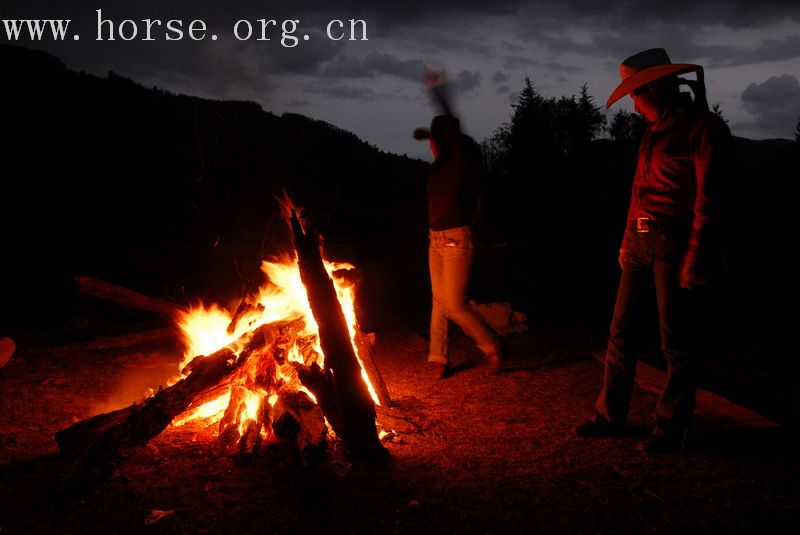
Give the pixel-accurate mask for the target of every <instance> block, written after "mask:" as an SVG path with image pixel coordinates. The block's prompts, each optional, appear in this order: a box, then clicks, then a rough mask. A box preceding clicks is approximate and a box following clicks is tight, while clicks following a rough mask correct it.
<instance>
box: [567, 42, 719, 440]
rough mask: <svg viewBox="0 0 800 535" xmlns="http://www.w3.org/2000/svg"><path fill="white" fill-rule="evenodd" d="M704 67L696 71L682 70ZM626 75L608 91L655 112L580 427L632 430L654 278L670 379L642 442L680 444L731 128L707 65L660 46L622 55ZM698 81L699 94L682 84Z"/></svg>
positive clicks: (595, 432)
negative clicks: (602, 351)
mask: <svg viewBox="0 0 800 535" xmlns="http://www.w3.org/2000/svg"><path fill="white" fill-rule="evenodd" d="M692 71H694V72H696V73H697V80H696V81H694V82H690V81H688V80H683V79H680V78H678V75H679V74H683V73H687V72H692ZM620 73H621V75H622V83H620V85H619V86H618V87H617V88H616V89H615V90H614V92H613V93H612V94H611V96H610V97H609V99H608V104H607V106H608V107H610V106H611V105H612V104H613V103H614V102H615V101H617V100H619V99H620V98H622V97H623V96H625V95H627V94H630V95H631V98H632V99H633V103H634V105H635V109H636V111H637V112H638V113H640V114H641V115H643V116H644V118H645V120H646V121H647V129H646V131H645V134H644V137H643V139H642V142H641V145H640V148H639V157H638V163H637V168H636V174H635V177H634V182H633V191H632V195H631V202H630V208H629V210H628V217H627V222H626V226H625V234H624V238H623V240H622V246H621V248H620V256H619V262H620V266H621V267H622V277H621V279H620V283H619V288H618V291H617V298H616V303H615V307H614V316H613V319H612V322H611V329H610V337H609V340H608V348H607V351H606V355H605V372H604V378H603V389H602V391H601V392H600V395H599V397H598V398H597V401H596V403H595V409H594V415H593V417H592V418H591V420H590V421H589V422H588V423H586V424H584V425H582V426H580V427H578V429H577V433H578V435H580V436H586V437H597V436H612V435H619V434H623V433H625V432H626V424H627V417H628V408H629V405H630V400H631V393H632V390H633V383H634V377H635V372H636V362H637V359H638V357H639V351H640V349H641V347H640V339H641V334H642V333H641V332H640V329H639V326H638V325H637V320H638V319H639V317H640V316H642V313H643V310H642V304H643V301H644V300H643V297H644V295H643V294H644V293H645V292H646V291H651V290H649V289H650V288H652V285H653V283H654V286H655V294H656V295H655V296H656V301H657V304H658V321H659V333H660V338H661V350H662V352H663V354H664V357H665V359H666V361H667V379H666V383H665V385H664V389H663V391H662V393H661V396H660V397H659V399H658V403H657V405H656V410H655V427H654V428H653V430H652V433H651V434H650V436H649V437H648V438H647V439H645V440H644V441H643V442H642V444H641V448H642V449H643V450H644V451H646V452H648V453H651V454H659V453H669V452H680V451H682V450H683V446H684V439H685V436H686V431H687V429H688V427H689V424H690V422H691V419H692V414H693V412H694V405H695V394H696V390H697V385H696V370H697V364H698V362H697V359H698V355H697V354H695V352H694V349H695V347H694V345H695V338H696V334H697V332H698V329H699V326H698V325H697V324H696V322H694V321H693V320H692V319H691V317H690V315H691V312H692V310H693V302H694V298H695V297H696V296H695V293H696V289H697V288H698V287H700V286H703V285H704V284H705V283H706V282H708V279H709V275H710V273H711V272H712V267H713V265H714V261H715V258H716V254H715V250H716V249H715V241H716V238H717V234H718V227H719V196H720V195H719V188H720V182H721V180H723V178H724V177H723V176H722V175H723V174H724V169H725V165H726V159H727V154H728V152H727V151H728V147H729V144H730V140H731V136H730V131H729V130H728V127H727V126H726V125H725V123H724V121H722V120H721V119H720V118H719V117H717V116H716V115H715V114H714V113H712V112H710V111H709V110H708V104H707V103H706V100H705V88H704V85H703V77H702V75H703V71H702V67H700V66H699V65H691V64H674V63H671V62H670V59H669V56H668V55H667V53H666V51H665V50H664V49H661V48H655V49H650V50H645V51H643V52H640V53H638V54H636V55H634V56H631V57H629V58H628V59H626V60H625V61H623V63H622V65H621V66H620ZM681 83H686V84H688V85H690V86H691V88H692V90H693V92H694V94H695V98H694V101H692V99H691V97H690V95H689V94H688V93H682V92H681V91H680V88H679V86H680V84H681Z"/></svg>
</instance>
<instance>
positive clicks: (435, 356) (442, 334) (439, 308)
mask: <svg viewBox="0 0 800 535" xmlns="http://www.w3.org/2000/svg"><path fill="white" fill-rule="evenodd" d="M472 251H473V247H472V239H471V236H470V231H469V227H457V228H452V229H447V230H439V231H436V230H431V231H430V247H429V249H428V264H429V267H430V274H431V289H432V291H433V308H432V310H431V342H430V351H429V353H428V362H436V363H440V364H449V363H450V357H449V353H448V345H447V342H448V341H447V330H448V325H449V324H448V320H449V321H452V322H453V323H455V324H456V325H458V326H459V327H461V330H463V331H464V332H465V333H466V334H467V335H468V336H469V337H471V338H472V339H473V340H474V341H475V344H476V345H477V346H478V348H479V349H480V350H481V351H483V352H484V353H486V354H491V353H495V352H499V351H500V337H499V336H498V334H497V333H496V332H495V331H494V330H493V329H492V328H491V327H490V326H489V325H488V324H487V323H486V320H484V319H483V316H481V315H480V314H478V313H477V312H475V311H474V310H473V309H472V308H471V307H470V306H469V304H467V284H468V282H469V272H470V268H471V266H472Z"/></svg>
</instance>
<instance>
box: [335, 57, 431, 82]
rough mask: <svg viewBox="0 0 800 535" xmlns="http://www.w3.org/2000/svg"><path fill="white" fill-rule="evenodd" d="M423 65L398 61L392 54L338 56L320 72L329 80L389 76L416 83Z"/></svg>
mask: <svg viewBox="0 0 800 535" xmlns="http://www.w3.org/2000/svg"><path fill="white" fill-rule="evenodd" d="M424 71H425V63H424V62H423V61H422V60H420V59H416V58H414V59H400V58H398V57H397V56H395V55H393V54H388V53H372V54H369V55H367V56H366V57H364V58H356V57H353V56H338V57H336V58H334V59H333V60H331V61H330V62H329V63H328V64H327V65H325V67H324V68H323V69H322V70H321V72H320V74H322V75H323V76H327V77H331V78H374V77H375V76H381V75H389V76H396V77H398V78H402V79H405V80H411V81H414V82H418V81H420V80H422V76H423V73H424Z"/></svg>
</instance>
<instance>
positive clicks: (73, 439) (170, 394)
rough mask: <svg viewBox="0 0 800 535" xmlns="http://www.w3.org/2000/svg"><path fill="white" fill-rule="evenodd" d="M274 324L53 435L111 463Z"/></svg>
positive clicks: (219, 376) (209, 385)
mask: <svg viewBox="0 0 800 535" xmlns="http://www.w3.org/2000/svg"><path fill="white" fill-rule="evenodd" d="M284 326H285V324H284ZM277 327H278V326H277V325H264V326H262V327H260V328H259V329H257V330H256V331H255V332H254V333H253V335H252V336H250V335H247V337H242V339H240V340H237V342H236V343H235V344H239V346H242V345H243V346H244V349H242V351H241V352H240V354H239V356H238V357H237V356H236V354H235V353H234V352H233V350H232V349H231V347H225V348H223V349H220V350H219V351H217V352H216V353H213V354H212V355H209V356H201V357H197V358H195V359H193V360H192V361H191V362H190V363H189V365H187V366H186V368H185V369H184V373H186V374H187V376H186V377H185V378H183V379H181V380H180V381H178V382H177V383H175V384H174V385H172V386H170V387H168V388H164V389H162V390H160V391H159V392H158V393H156V394H155V395H154V396H152V397H150V398H148V399H147V400H145V401H143V402H140V403H136V404H134V405H131V406H130V407H127V408H125V409H121V410H119V411H115V412H112V413H109V414H101V415H98V416H94V417H92V418H89V419H87V420H84V421H82V422H78V423H76V424H75V425H73V426H71V427H68V428H66V429H64V430H62V431H59V432H58V433H56V435H55V440H56V443H57V444H58V446H59V448H60V449H61V451H62V452H64V453H71V454H74V453H82V452H84V451H85V452H86V453H87V455H88V457H87V460H88V461H89V463H90V464H92V465H94V466H95V467H104V466H108V465H110V466H113V465H114V464H116V462H118V460H119V458H120V452H121V450H122V449H125V448H132V447H136V446H141V445H143V444H145V443H146V442H147V441H149V440H150V439H152V438H153V437H155V436H156V435H158V434H159V433H161V432H162V431H163V430H164V429H165V428H166V427H167V426H168V425H169V424H170V422H171V421H172V420H173V419H174V418H175V417H176V416H177V415H179V414H181V413H182V412H184V411H186V410H187V409H188V408H190V407H191V406H193V404H194V403H195V402H196V401H197V400H198V399H200V398H201V397H203V394H204V393H205V392H206V391H208V390H209V389H213V388H215V387H217V386H218V385H219V384H220V383H223V382H225V381H226V379H228V378H229V377H230V376H231V374H232V373H233V372H234V371H235V370H236V369H237V368H238V367H239V366H240V365H241V364H242V363H243V362H245V361H246V360H247V359H248V358H249V357H250V355H251V354H253V353H255V352H257V351H259V350H261V349H262V348H263V347H264V346H265V345H268V344H271V343H272V341H273V340H274V339H275V332H276V329H277Z"/></svg>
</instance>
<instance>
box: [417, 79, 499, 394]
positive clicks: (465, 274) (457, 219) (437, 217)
mask: <svg viewBox="0 0 800 535" xmlns="http://www.w3.org/2000/svg"><path fill="white" fill-rule="evenodd" d="M426 82H427V86H428V89H429V90H430V91H431V95H432V96H433V98H434V100H435V102H436V103H437V104H438V106H439V107H440V108H441V110H442V111H443V113H442V114H441V115H437V116H436V117H434V118H433V121H432V122H431V127H430V128H417V129H416V130H415V131H414V138H415V139H418V140H425V139H427V140H428V141H429V144H430V150H431V154H432V155H433V158H434V162H433V165H432V166H431V170H430V174H429V176H428V186H427V189H428V223H429V226H430V231H429V236H430V245H429V248H428V264H429V269H430V278H431V290H432V294H433V304H432V309H431V324H430V346H429V352H428V362H430V363H432V364H434V365H435V366H436V368H437V375H438V377H439V378H441V379H444V378H446V377H449V376H450V375H451V374H452V371H453V370H452V367H451V362H450V356H449V351H448V350H449V347H448V335H447V334H448V327H449V322H450V321H452V322H453V323H455V324H456V325H458V326H459V327H460V328H461V330H463V331H464V333H466V334H467V335H468V336H470V337H471V338H472V339H473V340H474V341H475V344H476V345H477V346H478V348H479V349H481V350H482V351H483V353H484V354H485V355H486V358H487V360H488V362H489V371H490V373H492V374H496V373H498V372H499V371H500V369H501V366H502V362H503V360H504V353H505V349H504V348H505V345H504V343H503V341H502V339H501V338H500V336H499V335H498V334H497V333H496V332H495V331H494V330H493V329H492V328H491V327H490V326H489V324H488V323H487V322H486V320H485V319H484V318H483V317H482V316H481V315H480V314H478V313H477V312H476V311H475V310H474V309H473V308H471V307H470V306H469V304H468V303H467V298H466V296H467V286H468V282H469V272H470V268H471V264H472V253H473V245H472V237H471V232H470V225H471V223H472V221H473V219H474V217H475V215H476V212H477V209H478V202H479V187H480V184H479V183H480V176H481V168H482V159H481V155H480V149H479V147H478V146H477V144H476V143H475V141H474V140H473V139H472V138H471V137H469V136H468V135H466V134H464V133H463V132H462V131H461V124H460V122H459V120H458V118H456V117H455V116H453V114H452V112H451V110H450V107H449V105H448V102H447V100H448V99H447V96H446V93H445V90H446V86H445V83H444V75H443V74H442V73H440V72H428V73H427V79H426Z"/></svg>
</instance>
